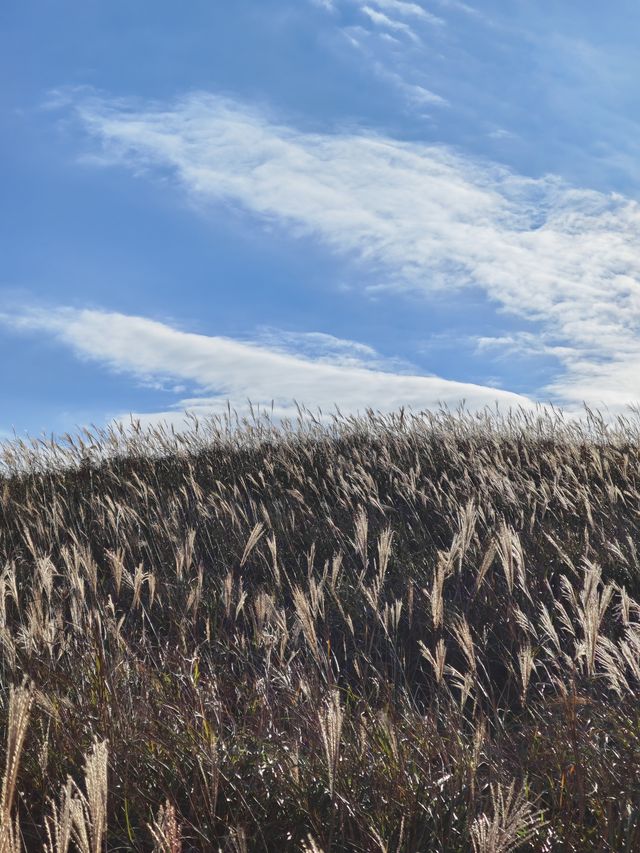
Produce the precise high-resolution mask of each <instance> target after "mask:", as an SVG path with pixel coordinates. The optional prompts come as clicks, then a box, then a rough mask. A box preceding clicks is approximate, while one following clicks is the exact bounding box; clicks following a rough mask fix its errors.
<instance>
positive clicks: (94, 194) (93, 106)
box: [0, 0, 640, 434]
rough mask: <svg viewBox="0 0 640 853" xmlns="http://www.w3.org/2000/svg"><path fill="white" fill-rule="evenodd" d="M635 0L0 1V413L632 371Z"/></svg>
mask: <svg viewBox="0 0 640 853" xmlns="http://www.w3.org/2000/svg"><path fill="white" fill-rule="evenodd" d="M639 35H640V6H638V4H637V3H634V2H625V0H620V2H617V3H616V4H614V5H613V6H612V8H605V6H603V5H602V4H601V3H595V2H585V1H584V0H582V2H578V1H577V0H565V2H563V3H561V4H559V3H552V2H538V3H532V2H524V0H522V1H521V2H517V0H516V2H512V3H509V4H505V3H499V2H497V0H496V2H487V1H486V0H483V2H470V3H468V4H467V3H464V2H458V0H432V2H426V0H411V1H410V0H236V2H234V3H231V4H223V3H217V2H214V1H213V0H209V2H204V0H192V2H190V3H188V4H185V3H180V4H178V3H176V2H167V0H159V2H155V3H153V4H150V3H141V2H131V0H127V2H123V0H110V1H109V2H108V3H107V2H95V1H94V0H83V2H80V0H56V2H53V0H38V2H34V0H19V2H18V0H8V2H5V3H3V4H2V6H1V7H0V66H1V68H0V71H1V73H0V101H1V104H2V113H1V115H2V119H1V121H2V131H3V132H2V134H1V138H0V155H1V156H0V170H1V184H0V186H1V187H2V193H1V194H0V350H1V352H0V364H1V365H2V367H1V368H0V370H1V371H2V373H1V374H0V377H1V382H0V395H1V402H2V406H1V409H0V434H10V433H11V431H12V430H14V429H15V430H16V431H17V432H18V433H23V432H25V431H27V432H29V433H31V434H39V433H40V432H42V431H45V432H51V431H54V432H64V431H66V430H73V429H74V427H76V426H79V425H83V424H87V423H91V422H93V423H98V424H104V423H107V422H109V421H110V420H111V419H113V418H122V417H127V416H128V415H129V414H130V413H133V414H135V415H136V416H140V417H142V418H143V419H145V420H149V421H153V420H156V419H158V418H165V419H171V420H174V421H177V420H179V419H180V418H181V417H182V414H181V413H182V412H183V411H184V410H185V409H193V410H194V411H196V412H198V413H203V414H204V413H207V412H215V411H219V410H220V409H221V408H223V407H225V406H226V402H227V400H229V401H230V402H231V404H232V405H233V406H235V407H236V408H238V409H243V408H244V407H245V406H246V401H247V399H251V400H252V401H253V402H254V403H257V404H260V405H267V406H270V405H271V402H272V401H273V406H274V411H276V412H277V413H282V414H287V413H289V412H291V411H292V410H293V401H294V400H298V401H299V402H303V403H305V404H307V405H309V406H310V407H316V406H320V407H322V409H323V410H325V411H326V410H328V409H330V408H331V406H332V404H334V403H335V404H338V405H339V406H340V408H341V409H343V410H350V411H357V410H362V409H363V408H365V407H367V406H371V407H373V408H377V409H385V410H387V409H390V408H395V407H397V406H400V405H403V404H405V405H410V406H412V407H413V408H415V409H419V408H433V407H437V406H438V405H439V403H441V402H444V403H447V404H449V405H456V404H457V403H458V402H460V401H461V400H465V401H466V402H467V404H468V405H469V406H470V407H472V408H473V407H483V406H485V405H491V404H493V403H494V402H495V401H497V402H498V403H499V405H500V406H501V407H503V408H505V407H508V406H510V405H522V406H529V405H533V404H535V403H536V402H546V401H551V402H553V403H555V404H557V405H560V406H563V407H564V408H565V409H567V410H569V411H571V410H578V409H579V408H580V406H581V405H582V402H583V401H585V402H587V403H589V404H590V405H594V406H597V407H607V408H608V409H609V410H611V411H614V412H617V411H624V410H625V408H626V407H627V406H628V405H630V404H634V403H635V402H637V400H638V398H639V397H640V393H639V391H640V389H639V385H640V382H639V381H638V378H637V377H638V376H640V337H639V325H640V283H639V279H640V208H639V206H638V194H639V192H640V165H639V164H640V157H639V156H638V154H639V153H640V152H639V151H638V148H639V147H640V133H639V125H640V99H638V96H637V84H636V81H637V79H638V78H639V77H640V56H639V54H638V52H637V42H638V37H639Z"/></svg>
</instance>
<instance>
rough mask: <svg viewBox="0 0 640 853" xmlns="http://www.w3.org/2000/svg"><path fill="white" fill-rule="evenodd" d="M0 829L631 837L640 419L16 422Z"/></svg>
mask: <svg viewBox="0 0 640 853" xmlns="http://www.w3.org/2000/svg"><path fill="white" fill-rule="evenodd" d="M1 464H2V466H3V471H4V474H3V476H2V479H0V566H2V571H1V574H0V699H1V704H2V707H1V708H0V718H1V719H2V721H3V724H4V725H5V729H6V738H5V740H6V743H7V746H6V770H5V776H4V783H3V787H2V802H1V803H0V808H1V814H0V820H1V823H0V853H14V851H17V850H20V849H26V850H29V851H31V850H46V851H48V853H65V851H67V850H79V851H81V852H82V853H98V851H101V850H105V849H108V850H118V849H119V850H152V849H153V850H156V851H163V853H179V851H181V850H182V851H185V853H186V851H190V850H202V851H207V850H208V851H216V850H223V851H239V852H240V853H241V851H254V850H256V851H259V850H266V851H270V850H273V851H276V850H306V851H314V853H318V851H324V853H329V851H338V850H352V851H364V852H365V853H370V851H375V850H379V851H384V853H387V851H388V853H392V851H393V853H396V851H425V852H426V851H452V853H453V852H454V851H458V852H459V853H462V851H465V853H466V851H470V850H474V851H475V853H490V852H491V853H507V851H512V850H516V849H519V850H523V851H525V850H529V851H534V850H535V851H556V850H558V851H576V853H578V852H579V851H580V853H581V852H582V851H635V850H640V776H639V774H638V766H639V762H640V706H639V704H638V702H637V695H638V688H639V687H640V605H639V604H638V599H640V563H639V561H640V557H639V553H638V552H639V549H640V532H639V527H638V524H639V519H640V432H639V430H638V426H637V425H636V424H635V422H624V421H620V422H618V423H617V424H615V425H613V426H606V425H605V424H604V423H603V422H602V421H601V420H600V419H599V418H598V417H597V416H594V415H589V417H588V418H587V419H586V420H585V421H584V422H582V423H581V424H575V423H574V424H567V423H566V422H564V421H563V420H562V419H561V418H560V417H554V416H550V415H541V416H536V417H533V416H527V415H524V414H521V415H519V416H517V417H511V418H508V419H502V420H499V419H497V418H492V417H489V416H486V417H482V418H477V417H471V416H465V415H456V416H453V415H449V414H446V413H441V414H439V415H421V416H410V415H408V414H406V413H400V414H398V415H394V416H391V417H384V418H383V417H377V416H369V417H367V418H363V419H346V418H338V419H335V420H334V421H332V422H331V423H329V424H321V423H318V422H317V421H314V420H313V419H312V418H310V417H304V418H302V419H301V421H300V423H298V424H297V425H295V427H292V428H288V427H287V426H286V425H285V426H278V427H276V426H274V425H272V424H269V423H267V422H264V421H260V420H257V421H255V422H252V423H245V424H241V423H235V424H234V423H231V422H230V421H225V422H209V423H206V424H202V423H200V424H198V423H195V422H194V425H193V429H192V430H190V431H189V432H188V433H185V434H182V435H174V434H172V433H171V432H169V431H163V430H155V431H151V432H144V431H142V430H133V431H129V432H126V431H124V430H121V431H107V432H104V431H102V432H101V431H95V433H91V434H89V433H87V434H84V435H82V436H80V437H78V438H73V439H72V438H68V439H67V440H66V441H62V442H60V443H55V442H50V443H43V442H34V443H31V444H28V443H24V442H23V443H19V442H15V443H13V444H11V445H7V446H6V447H5V448H4V454H3V458H2V462H1Z"/></svg>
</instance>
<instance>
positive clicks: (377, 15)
mask: <svg viewBox="0 0 640 853" xmlns="http://www.w3.org/2000/svg"><path fill="white" fill-rule="evenodd" d="M360 11H361V12H362V13H363V15H366V16H367V18H369V20H370V21H372V22H373V23H374V24H375V25H376V26H378V27H386V28H387V29H389V30H392V31H395V32H399V33H404V34H405V35H406V36H408V37H409V38H410V39H411V40H412V41H419V38H418V36H417V35H416V34H415V33H414V31H413V30H412V29H411V27H410V26H409V25H408V24H405V23H404V22H403V21H396V20H394V19H393V18H390V17H389V16H388V15H385V14H384V12H378V11H377V10H376V9H372V8H371V6H361V7H360Z"/></svg>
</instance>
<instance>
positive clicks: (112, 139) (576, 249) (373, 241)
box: [77, 93, 640, 406]
mask: <svg viewBox="0 0 640 853" xmlns="http://www.w3.org/2000/svg"><path fill="white" fill-rule="evenodd" d="M77 111H78V115H79V116H80V118H81V120H82V122H83V124H84V126H85V128H86V129H87V130H88V131H89V133H90V134H91V135H92V136H93V137H94V139H95V140H96V141H98V142H99V143H100V145H101V152H100V156H101V157H102V158H103V159H106V160H109V161H111V162H113V163H116V162H119V163H122V164H124V165H126V166H128V167H129V168H132V169H134V170H136V171H139V170H141V169H142V170H145V169H146V170H149V171H151V172H153V171H154V170H156V169H162V170H165V173H166V170H167V169H168V170H169V172H170V173H172V174H173V175H174V177H175V179H176V181H177V182H178V183H179V185H180V186H181V187H182V189H183V190H184V191H185V192H186V193H187V194H188V195H189V196H190V197H191V198H192V199H197V200H200V201H215V202H217V203H222V204H229V203H232V204H239V205H241V206H242V207H244V208H245V209H246V210H248V211H250V212H252V213H253V214H255V215H257V216H259V217H262V218H264V219H265V220H269V221H279V222H280V223H281V224H282V226H283V227H286V228H287V229H288V230H289V231H290V232H291V233H293V234H296V233H306V234H313V235H316V236H317V237H318V238H319V239H320V240H322V241H324V243H325V244H326V245H327V246H328V247H329V248H330V249H331V250H333V251H336V252H340V253H343V254H345V255H346V256H348V257H352V258H357V259H359V261H360V262H361V263H362V264H363V265H365V266H366V268H367V269H368V270H369V271H371V272H372V273H373V274H374V276H375V279H376V280H380V279H381V278H384V280H385V286H386V287H387V288H388V289H389V290H394V291H397V292H400V291H402V290H406V289H411V290H413V291H417V292H423V293H424V294H425V295H428V294H429V293H432V292H433V291H436V290H443V289H445V290H447V291H449V292H450V293H451V294H454V293H456V292H457V293H459V294H461V292H462V291H463V289H464V288H465V287H466V286H474V287H481V288H483V289H484V291H485V293H486V294H487V296H488V298H489V299H491V300H492V301H494V302H495V303H497V304H498V305H499V306H501V307H502V308H503V309H504V310H506V311H508V312H511V313H513V314H515V315H517V316H519V317H523V318H526V319H527V320H535V321H537V322H538V323H540V324H542V328H543V331H544V334H545V335H546V336H548V337H549V338H550V339H552V340H553V342H554V345H556V346H558V347H562V348H564V350H565V351H564V353H563V354H562V355H561V356H560V357H559V363H560V366H561V368H562V370H561V371H560V372H559V374H558V376H557V378H556V380H555V381H554V382H553V383H552V385H551V386H550V387H549V388H548V389H540V394H541V395H544V394H545V393H546V392H548V393H552V394H553V395H554V396H555V397H556V399H557V401H559V402H563V403H570V404H573V403H580V402H582V400H583V399H584V400H587V401H596V402H598V401H602V400H604V399H605V397H606V398H607V399H608V400H610V403H611V405H614V404H615V405H618V406H621V405H624V404H626V403H627V402H635V401H636V400H637V399H638V397H639V396H640V394H639V391H640V388H639V386H638V381H637V380H636V379H634V377H633V374H634V372H637V370H638V368H640V347H639V346H638V329H639V328H640V283H639V282H640V207H639V205H638V203H637V202H635V201H634V200H632V199H629V198H625V197H623V196H620V195H615V194H603V193H599V192H595V191H591V190H588V189H576V188H572V187H570V186H568V185H566V184H564V183H563V182H562V181H561V180H560V179H558V178H556V177H553V176H549V177H545V178H541V179H537V180H533V179H529V178H526V177H523V176H520V175H517V174H513V173H512V172H510V171H508V170H507V169H504V168H502V167H500V166H498V165H495V164H491V163H486V162H481V161H478V160H474V159H473V158H470V157H466V156H464V155H462V154H460V153H457V152H454V151H452V150H450V149H448V148H447V147H445V146H433V145H431V146H430V145H420V144H408V143H404V142H400V141H397V140H394V139H389V138H384V137H382V136H379V135H374V134H371V133H366V134H365V133H361V134H344V133H335V134H308V133H302V132H299V131H297V130H296V129H295V128H292V127H288V126H285V125H282V124H278V123H276V122H274V121H272V120H270V119H269V118H268V117H265V116H264V115H262V114H261V113H259V112H257V111H255V110H252V109H250V108H247V107H245V106H243V105H242V104H239V103H236V102H234V101H231V100H228V99H223V98H219V97H217V96H214V95H209V94H204V93H198V94H194V95H191V96H189V97H185V98H183V99H181V100H179V101H177V102H175V103H173V104H171V105H168V106H164V107H160V106H154V105H151V106H145V105H137V106H136V105H131V106H129V107H127V106H126V105H122V104H121V103H113V104H112V103H110V102H109V101H108V100H100V99H97V98H94V99H93V100H84V101H80V102H78V104H77ZM459 298H463V296H462V295H460V297H459ZM630 360H632V364H633V365H635V366H634V367H633V368H630V369H629V370H627V369H626V367H625V365H629V364H630ZM612 389H614V390H612Z"/></svg>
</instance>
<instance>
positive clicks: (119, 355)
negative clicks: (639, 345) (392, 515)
mask: <svg viewBox="0 0 640 853" xmlns="http://www.w3.org/2000/svg"><path fill="white" fill-rule="evenodd" d="M0 322H2V323H4V324H7V325H11V326H12V328H14V329H16V330H18V331H21V332H23V333H27V334H28V333H35V332H37V333H40V334H42V333H45V334H48V335H50V336H51V337H53V338H55V339H57V340H58V341H60V342H61V343H63V344H65V345H66V346H67V347H69V348H71V349H72V350H73V352H74V353H75V354H76V355H77V356H78V357H79V358H84V359H90V360H92V361H95V362H98V363H100V364H102V365H104V366H105V367H107V368H109V369H111V370H115V371H118V372H123V373H127V374H130V375H132V376H135V377H137V378H139V379H142V380H144V381H146V382H151V381H155V382H157V381H160V382H167V381H171V382H175V381H180V382H183V383H185V382H186V383H191V385H192V386H193V387H194V388H195V393H193V394H192V396H190V397H183V398H182V399H179V400H176V403H175V405H174V406H172V410H173V411H172V413H169V414H171V417H172V419H174V420H175V419H176V418H178V419H179V418H180V417H181V416H180V414H179V413H180V412H183V411H184V410H186V409H188V410H191V411H195V412H200V413H204V412H208V413H212V412H221V411H224V410H225V409H226V407H227V403H228V402H229V403H230V404H231V406H232V408H235V409H236V410H238V411H245V410H246V408H247V401H249V400H250V401H251V403H252V404H254V405H258V406H261V407H265V408H271V404H272V401H273V404H274V411H275V412H277V413H278V414H279V415H295V412H296V405H295V404H296V403H300V404H303V405H306V406H307V407H308V408H310V409H313V410H315V409H317V408H320V409H322V410H323V411H324V412H325V413H326V414H328V413H330V412H332V411H335V407H336V406H338V407H339V408H340V410H341V411H343V412H345V413H348V412H349V413H355V412H358V411H359V412H364V411H365V410H366V409H368V408H373V409H375V410H380V411H385V412H388V411H394V410H396V409H398V408H399V407H401V406H407V407H411V408H413V409H415V410H426V409H438V408H439V407H440V406H441V405H447V406H449V407H450V408H456V407H457V406H459V405H460V404H461V403H462V402H463V401H464V402H465V404H466V406H467V407H468V408H469V409H470V410H480V409H484V408H485V407H487V406H490V407H491V406H495V404H496V403H498V404H499V405H500V407H501V408H502V409H508V408H512V407H516V408H517V407H522V408H526V409H530V408H533V406H534V404H533V403H532V401H530V400H529V399H528V398H527V397H524V396H521V395H518V394H512V393H509V392H506V391H501V390H496V389H494V388H488V387H484V386H481V385H474V384H471V383H464V382H454V381H449V380H446V379H442V378H440V377H437V376H418V375H410V374H406V373H403V374H399V373H392V372H390V371H385V370H382V369H380V366H381V365H382V364H383V362H381V360H380V358H379V356H378V354H377V353H376V352H375V351H374V350H372V349H371V348H369V347H366V346H364V345H362V344H356V343H354V342H350V341H343V340H341V339H338V338H334V337H332V336H330V335H322V334H319V333H312V334H311V335H309V336H305V335H292V334H288V335H287V334H284V335H283V336H282V342H281V346H280V347H278V346H277V343H276V342H277V335H276V333H275V331H274V330H271V332H270V336H271V338H270V340H271V345H270V346H266V345H264V344H262V345H260V344H256V343H253V342H251V343H248V342H244V341H237V340H232V339H229V338H224V337H217V336H207V335H200V334H193V333H191V332H185V331H181V330H178V329H175V328H173V327H172V326H169V325H168V324H166V323H160V322H157V321H154V320H150V319H147V318H145V317H136V316H130V315H125V314H120V313H114V312H106V311H98V310H88V309H87V310H78V309H71V308H60V309H57V310H53V311H50V310H49V311H43V310H35V309H31V310H23V311H17V312H13V313H4V314H0ZM295 346H297V347H298V348H302V349H303V350H304V349H305V348H306V350H307V353H313V357H311V356H310V355H308V354H295V353H294V352H292V348H293V347H295ZM166 415H167V413H155V414H154V415H149V413H147V414H146V415H145V417H146V419H147V420H148V419H149V418H150V417H154V418H156V419H158V418H161V417H163V416H166Z"/></svg>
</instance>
